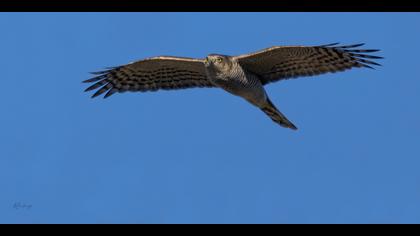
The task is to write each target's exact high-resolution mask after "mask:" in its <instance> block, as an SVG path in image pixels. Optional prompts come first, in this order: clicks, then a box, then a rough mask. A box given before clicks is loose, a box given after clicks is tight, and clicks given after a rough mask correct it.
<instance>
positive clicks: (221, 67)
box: [204, 54, 232, 73]
mask: <svg viewBox="0 0 420 236" xmlns="http://www.w3.org/2000/svg"><path fill="white" fill-rule="evenodd" d="M204 65H205V66H206V68H207V69H209V70H212V71H214V72H216V73H217V72H224V71H228V70H230V68H231V67H232V60H231V59H230V57H229V56H225V55H219V54H210V55H208V56H207V57H206V58H205V59H204Z"/></svg>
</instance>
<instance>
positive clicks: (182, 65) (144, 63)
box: [83, 56, 214, 98]
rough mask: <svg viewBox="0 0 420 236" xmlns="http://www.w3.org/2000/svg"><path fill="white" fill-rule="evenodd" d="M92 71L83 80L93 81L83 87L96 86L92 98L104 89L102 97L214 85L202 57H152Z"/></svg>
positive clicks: (90, 88)
mask: <svg viewBox="0 0 420 236" xmlns="http://www.w3.org/2000/svg"><path fill="white" fill-rule="evenodd" d="M92 74H94V75H96V76H95V77H94V78H91V79H88V80H85V81H83V82H84V83H93V82H94V84H93V85H91V86H90V87H88V88H87V89H86V90H85V91H90V90H94V89H98V88H99V89H98V90H97V91H96V92H95V93H94V94H93V95H92V98H93V97H96V96H98V95H101V94H103V93H105V92H107V93H106V94H105V96H104V98H106V97H109V96H111V95H112V94H114V93H116V92H125V91H140V92H145V91H156V90H158V89H165V90H171V89H184V88H193V87H214V86H213V84H212V83H211V82H210V81H209V80H208V79H207V76H206V73H205V69H204V62H203V60H201V59H193V58H185V57H169V56H161V57H152V58H147V59H144V60H141V61H137V62H133V63H130V64H127V65H123V66H117V67H113V68H110V69H109V70H106V71H100V72H93V73H92Z"/></svg>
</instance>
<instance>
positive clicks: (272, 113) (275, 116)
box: [261, 98, 297, 130]
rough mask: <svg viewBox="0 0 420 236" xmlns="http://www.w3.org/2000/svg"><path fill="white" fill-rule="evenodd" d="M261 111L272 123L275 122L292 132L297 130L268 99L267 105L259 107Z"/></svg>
mask: <svg viewBox="0 0 420 236" xmlns="http://www.w3.org/2000/svg"><path fill="white" fill-rule="evenodd" d="M261 110H262V111H263V112H264V113H265V114H267V115H268V116H269V117H270V118H271V119H272V120H273V121H274V122H276V123H277V124H279V125H281V126H283V127H286V128H290V129H293V130H297V128H296V126H295V125H294V124H293V123H292V122H290V121H289V120H288V119H287V118H286V116H284V115H283V114H282V113H281V112H280V111H279V110H278V109H277V108H276V107H275V106H274V104H273V103H272V102H271V101H270V99H269V98H267V104H266V105H265V106H264V107H261Z"/></svg>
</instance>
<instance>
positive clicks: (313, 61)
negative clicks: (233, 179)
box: [235, 43, 382, 84]
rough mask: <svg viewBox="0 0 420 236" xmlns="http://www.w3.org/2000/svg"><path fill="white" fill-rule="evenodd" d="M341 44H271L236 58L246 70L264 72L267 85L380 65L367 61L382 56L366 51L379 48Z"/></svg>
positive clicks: (263, 78) (264, 80) (257, 72)
mask: <svg viewBox="0 0 420 236" xmlns="http://www.w3.org/2000/svg"><path fill="white" fill-rule="evenodd" d="M337 44H338V43H333V44H327V45H321V46H312V47H307V46H286V47H281V46H280V47H271V48H267V49H264V50H261V51H258V52H255V53H251V54H245V55H240V56H237V57H235V58H236V59H237V60H238V61H239V63H240V64H241V66H242V67H243V68H244V69H246V70H248V71H250V72H253V73H255V74H258V75H260V77H261V80H262V81H261V82H262V83H263V84H267V83H271V82H274V81H278V80H281V79H289V78H296V77H300V76H312V75H318V74H323V73H327V72H332V73H334V72H337V71H344V70H347V69H351V68H353V67H368V68H372V67H371V66H369V65H380V64H378V63H376V62H374V61H371V60H366V59H382V57H379V56H372V55H367V54H366V53H370V52H377V51H379V50H377V49H362V50H360V49H354V48H357V47H360V46H362V45H364V44H363V43H361V44H354V45H347V46H337ZM364 58H366V59H364Z"/></svg>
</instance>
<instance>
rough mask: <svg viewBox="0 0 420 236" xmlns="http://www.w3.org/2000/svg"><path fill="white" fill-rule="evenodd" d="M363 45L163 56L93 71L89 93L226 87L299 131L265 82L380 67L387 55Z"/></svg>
mask: <svg viewBox="0 0 420 236" xmlns="http://www.w3.org/2000/svg"><path fill="white" fill-rule="evenodd" d="M362 45H364V44H363V43H361V44H354V45H346V46H340V45H339V44H338V43H333V44H326V45H320V46H274V47H270V48H266V49H263V50H260V51H257V52H254V53H250V54H243V55H239V56H227V55H221V54H209V55H208V56H207V57H206V58H203V59H196V58H187V57H173V56H158V57H151V58H146V59H143V60H140V61H136V62H132V63H129V64H126V65H122V66H117V67H111V68H107V70H105V71H100V72H93V73H92V74H94V75H95V77H94V78H91V79H88V80H85V81H83V82H85V83H92V82H93V83H94V84H93V85H91V86H90V87H88V88H87V89H86V90H85V91H90V90H94V89H98V90H97V91H96V92H95V93H94V94H93V95H92V98H93V97H96V96H98V95H100V94H103V93H105V92H106V94H105V95H104V98H106V97H109V96H111V95H112V94H114V93H116V92H125V91H133V92H136V91H138V92H146V91H156V90H159V89H164V90H172V89H185V88H195V87H214V88H221V89H224V90H225V91H227V92H229V93H231V94H233V95H236V96H239V97H242V98H244V99H245V100H247V101H248V102H249V103H251V104H253V105H254V106H256V107H258V108H260V109H261V110H262V111H263V112H264V113H265V114H267V115H268V116H269V117H270V118H271V119H272V120H273V121H274V122H276V123H277V124H279V125H281V126H283V127H286V128H290V129H294V130H296V129H297V128H296V126H295V125H294V124H293V123H292V122H290V121H289V120H288V119H287V118H286V116H285V115H283V114H282V113H281V112H280V111H279V110H278V109H277V108H276V106H275V105H274V104H273V103H272V102H271V101H270V98H269V97H268V95H267V92H266V91H265V89H264V86H265V85H266V84H269V83H272V82H275V81H279V80H285V79H290V78H297V77H302V76H314V75H319V74H323V73H328V72H332V73H334V72H337V71H344V70H348V69H351V68H354V67H367V68H372V67H371V66H370V65H380V64H378V63H376V62H374V61H372V60H368V59H381V58H382V57H379V56H373V55H368V54H367V53H371V52H377V51H379V50H377V49H355V48H358V47H360V46H362Z"/></svg>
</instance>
